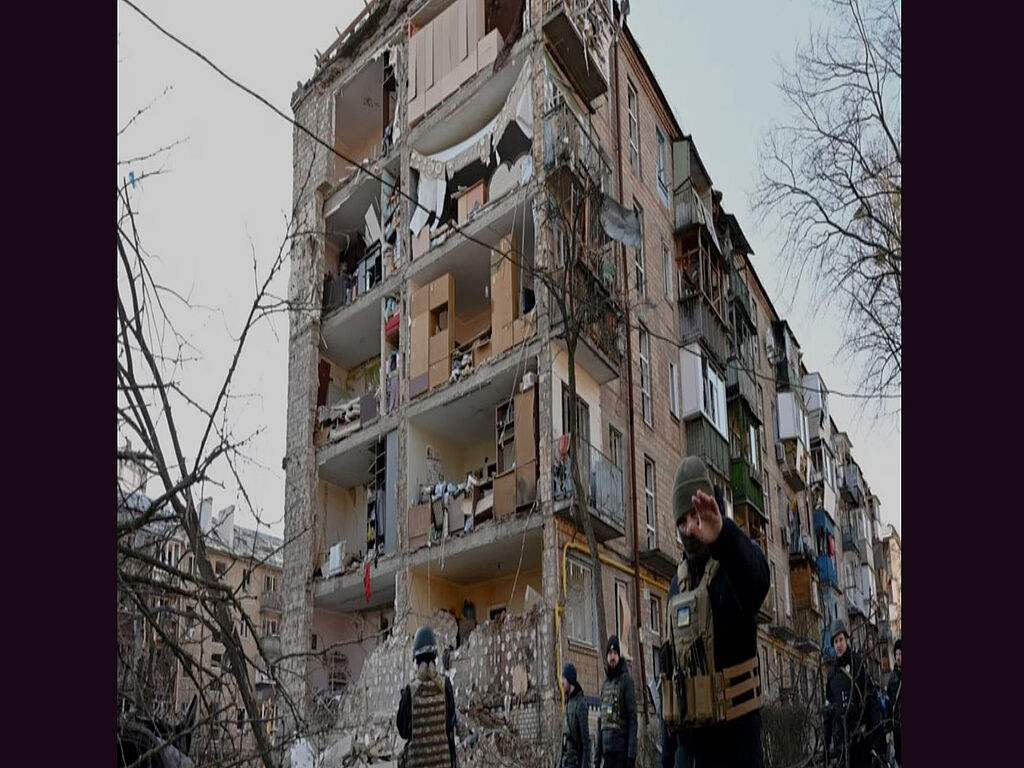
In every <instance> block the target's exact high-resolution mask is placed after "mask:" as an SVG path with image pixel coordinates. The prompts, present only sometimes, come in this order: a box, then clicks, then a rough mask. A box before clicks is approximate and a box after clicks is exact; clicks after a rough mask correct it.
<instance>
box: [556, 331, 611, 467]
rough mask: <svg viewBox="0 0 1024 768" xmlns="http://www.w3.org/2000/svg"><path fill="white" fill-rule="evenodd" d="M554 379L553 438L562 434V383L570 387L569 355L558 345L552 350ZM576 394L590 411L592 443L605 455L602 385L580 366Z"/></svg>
mask: <svg viewBox="0 0 1024 768" xmlns="http://www.w3.org/2000/svg"><path fill="white" fill-rule="evenodd" d="M551 359H552V366H551V367H552V369H553V371H554V374H555V375H554V378H553V379H552V387H551V426H552V437H558V436H559V435H561V434H562V383H565V385H566V387H568V385H569V357H568V353H567V352H566V351H565V350H564V349H561V348H560V347H559V346H558V345H556V344H552V348H551ZM576 394H577V395H578V396H579V397H582V398H583V399H584V400H585V401H586V403H587V406H588V408H589V410H590V443H591V445H593V446H594V447H595V448H597V450H599V451H601V452H602V453H605V448H604V430H602V429H601V385H600V384H598V383H597V381H595V380H594V377H593V376H591V375H590V374H589V373H587V371H586V370H584V369H583V368H582V367H580V365H579V364H577V365H576Z"/></svg>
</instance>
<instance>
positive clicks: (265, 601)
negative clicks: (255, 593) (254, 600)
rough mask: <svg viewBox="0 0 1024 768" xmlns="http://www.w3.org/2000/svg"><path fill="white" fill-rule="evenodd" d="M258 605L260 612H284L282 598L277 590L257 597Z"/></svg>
mask: <svg viewBox="0 0 1024 768" xmlns="http://www.w3.org/2000/svg"><path fill="white" fill-rule="evenodd" d="M259 604H260V610H261V611H271V612H273V613H281V612H282V611H283V610H284V598H282V596H281V593H280V592H279V591H277V590H273V591H271V592H263V593H262V594H261V595H260V597H259Z"/></svg>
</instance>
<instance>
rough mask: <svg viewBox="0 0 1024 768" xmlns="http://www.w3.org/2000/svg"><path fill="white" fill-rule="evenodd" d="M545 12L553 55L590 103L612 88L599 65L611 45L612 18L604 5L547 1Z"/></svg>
mask: <svg viewBox="0 0 1024 768" xmlns="http://www.w3.org/2000/svg"><path fill="white" fill-rule="evenodd" d="M541 12H542V14H543V19H544V37H545V38H546V39H547V42H548V46H549V48H550V49H551V54H552V56H553V57H554V58H555V60H556V61H557V62H558V64H559V66H561V68H562V69H563V70H564V71H565V73H566V74H567V75H568V76H569V79H570V80H571V81H572V83H573V85H574V86H575V87H576V90H577V91H579V93H580V95H582V96H583V98H584V99H585V100H586V101H587V103H588V104H589V103H590V102H591V101H593V100H594V99H596V98H597V97H598V96H600V95H601V94H603V93H604V92H605V91H607V90H608V80H607V78H606V76H605V72H604V71H603V70H602V68H601V67H600V65H599V64H600V63H601V62H603V61H604V50H605V48H606V45H607V43H606V41H605V40H604V37H605V32H606V29H607V23H608V19H607V16H606V13H605V11H604V8H603V6H602V4H601V3H594V2H586V1H585V0H544V2H543V4H542V6H541ZM595 52H596V53H598V54H599V55H598V56H597V57H595V56H594V55H593V54H594V53H595Z"/></svg>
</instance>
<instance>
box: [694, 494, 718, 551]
mask: <svg viewBox="0 0 1024 768" xmlns="http://www.w3.org/2000/svg"><path fill="white" fill-rule="evenodd" d="M690 501H692V502H693V508H694V511H696V513H697V514H696V521H695V522H696V523H697V524H696V525H689V526H688V527H689V531H688V534H689V535H690V536H696V537H697V539H699V540H700V542H701V543H702V544H713V543H714V542H715V541H716V540H717V539H718V535H719V534H720V533H721V532H722V515H721V514H720V513H719V511H718V504H716V503H715V499H714V497H713V496H708V494H706V493H704V491H697V492H696V493H695V494H693V496H692V497H691V499H690Z"/></svg>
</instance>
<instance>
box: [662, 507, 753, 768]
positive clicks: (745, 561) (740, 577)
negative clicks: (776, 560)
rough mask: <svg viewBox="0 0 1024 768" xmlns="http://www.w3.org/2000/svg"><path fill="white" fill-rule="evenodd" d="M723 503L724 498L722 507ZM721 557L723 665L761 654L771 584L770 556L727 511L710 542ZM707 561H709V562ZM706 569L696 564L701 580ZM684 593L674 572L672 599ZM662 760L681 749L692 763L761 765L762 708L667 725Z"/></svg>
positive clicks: (715, 582) (717, 587) (719, 656)
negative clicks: (760, 632)
mask: <svg viewBox="0 0 1024 768" xmlns="http://www.w3.org/2000/svg"><path fill="white" fill-rule="evenodd" d="M721 507H722V504H721V502H719V511H721ZM709 549H710V552H711V557H713V558H715V559H716V560H717V561H718V564H719V566H718V573H716V574H715V576H714V578H712V579H711V583H710V584H709V585H708V591H709V592H710V595H711V620H712V622H713V623H714V630H715V665H716V666H717V667H718V668H719V669H721V668H722V667H729V666H732V665H734V664H739V663H740V662H743V661H746V660H747V659H750V658H751V657H754V656H756V655H757V611H758V608H760V606H761V603H762V602H764V598H765V595H767V594H768V588H769V586H770V584H771V576H770V574H769V569H768V561H767V560H766V559H765V556H764V553H763V552H762V551H761V548H760V547H759V546H758V545H757V544H755V543H754V542H752V541H751V540H750V539H749V538H748V537H747V535H746V534H744V533H743V531H741V530H740V529H739V528H738V527H737V525H736V523H734V522H733V521H732V520H730V519H729V518H727V517H726V516H725V515H724V514H723V515H722V532H721V534H719V537H718V540H717V541H715V543H714V544H712V545H711V546H710V547H709ZM705 565H706V562H705ZM703 573H704V566H703V565H701V566H700V568H699V570H697V569H694V568H693V567H692V564H691V570H690V576H691V578H692V579H693V580H694V583H696V581H697V580H699V579H700V577H701V575H702V574H703ZM678 592H679V582H678V576H673V577H672V583H671V585H670V586H669V592H668V599H669V600H671V599H672V597H673V596H674V595H676V594H677V593H678ZM661 746H662V749H661V756H662V758H661V760H662V766H664V768H672V766H674V765H675V759H676V750H677V749H681V750H682V751H683V754H684V757H685V761H684V765H686V766H687V768H704V767H705V766H718V765H728V766H735V768H748V766H749V768H761V766H763V765H764V754H763V752H762V748H761V711H760V710H754V711H753V712H749V713H747V714H746V715H743V716H742V717H740V718H738V719H736V720H732V721H730V722H728V723H716V724H715V725H708V726H704V727H702V728H686V729H682V730H680V731H678V732H675V733H673V732H670V731H669V729H667V728H666V727H665V726H664V724H662V745H661Z"/></svg>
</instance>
